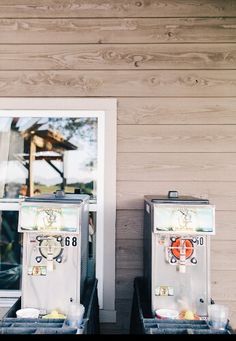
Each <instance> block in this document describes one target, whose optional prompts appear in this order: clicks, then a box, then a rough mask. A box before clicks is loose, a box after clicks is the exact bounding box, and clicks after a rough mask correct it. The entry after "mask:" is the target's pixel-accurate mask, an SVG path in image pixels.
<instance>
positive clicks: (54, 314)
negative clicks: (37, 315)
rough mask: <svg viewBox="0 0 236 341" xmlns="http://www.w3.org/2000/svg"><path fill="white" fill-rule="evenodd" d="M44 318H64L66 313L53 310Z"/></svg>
mask: <svg viewBox="0 0 236 341" xmlns="http://www.w3.org/2000/svg"><path fill="white" fill-rule="evenodd" d="M42 318H43V319H64V318H66V316H65V315H63V314H60V313H58V311H57V310H52V312H51V313H50V314H47V315H44V316H43V317H42Z"/></svg>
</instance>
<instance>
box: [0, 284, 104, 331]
mask: <svg viewBox="0 0 236 341" xmlns="http://www.w3.org/2000/svg"><path fill="white" fill-rule="evenodd" d="M97 282H98V281H97V279H95V280H94V279H91V280H88V282H87V283H86V286H85V289H84V293H83V296H82V298H81V303H82V304H83V305H84V307H85V312H84V318H83V322H82V325H81V328H80V329H79V330H78V329H77V328H71V327H68V326H67V325H66V324H65V320H64V319H42V318H37V319H33V318H31V319H29V318H17V317H16V311H17V310H18V309H21V298H19V299H18V300H17V301H16V302H15V304H14V305H13V306H12V307H11V308H10V309H9V310H8V312H7V313H6V314H5V315H4V317H3V318H2V320H1V321H0V334H99V333H100V327H99V306H98V294H97Z"/></svg>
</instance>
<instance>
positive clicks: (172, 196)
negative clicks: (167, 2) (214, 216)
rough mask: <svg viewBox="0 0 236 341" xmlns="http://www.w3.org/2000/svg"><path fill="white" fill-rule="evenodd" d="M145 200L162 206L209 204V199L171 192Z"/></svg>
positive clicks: (150, 196)
mask: <svg viewBox="0 0 236 341" xmlns="http://www.w3.org/2000/svg"><path fill="white" fill-rule="evenodd" d="M145 199H146V200H148V201H151V202H152V203H160V204H175V203H181V204H209V200H208V199H202V198H196V197H192V196H186V195H182V196H179V194H178V192H177V191H169V192H168V195H146V196H145Z"/></svg>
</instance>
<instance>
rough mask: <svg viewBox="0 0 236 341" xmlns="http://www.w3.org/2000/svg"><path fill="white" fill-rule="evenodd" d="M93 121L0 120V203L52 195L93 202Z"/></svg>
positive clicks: (47, 119)
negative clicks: (69, 195)
mask: <svg viewBox="0 0 236 341" xmlns="http://www.w3.org/2000/svg"><path fill="white" fill-rule="evenodd" d="M96 171H97V118H93V117H83V118H81V117H80V118H72V117H53V118H52V117H50V118H31V117H21V118H19V117H14V118H10V117H3V118H0V197H5V198H17V197H20V196H26V195H27V196H33V195H35V194H40V193H53V192H55V191H56V190H57V189H63V190H65V192H70V193H73V192H74V189H75V188H80V191H81V193H87V194H90V195H91V196H93V197H96V177H97V176H96Z"/></svg>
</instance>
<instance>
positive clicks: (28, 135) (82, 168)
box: [0, 117, 98, 290]
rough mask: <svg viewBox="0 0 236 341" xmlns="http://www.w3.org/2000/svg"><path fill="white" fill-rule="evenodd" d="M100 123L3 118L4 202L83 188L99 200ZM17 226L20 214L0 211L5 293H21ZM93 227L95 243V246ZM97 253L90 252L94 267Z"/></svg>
mask: <svg viewBox="0 0 236 341" xmlns="http://www.w3.org/2000/svg"><path fill="white" fill-rule="evenodd" d="M97 121H98V119H97V118H94V117H77V118H72V117H53V118H52V117H48V118H46V117H45V118H39V117H38V118H37V117H36V118H32V117H1V118H0V198H6V199H14V198H20V197H24V196H33V195H37V194H44V193H53V192H55V191H56V190H58V189H62V190H64V191H65V192H68V193H74V191H75V189H77V192H80V193H86V194H90V196H91V198H92V199H93V200H95V201H96V194H97V193H96V186H97ZM78 188H79V189H80V190H79V191H78ZM17 226H18V212H17V211H0V290H4V289H20V277H21V265H20V264H21V241H20V238H21V234H20V233H18V232H17ZM91 226H92V224H91ZM91 226H90V231H89V233H90V244H91V242H93V244H94V245H95V236H94V235H93V233H94V232H93V233H92V229H91ZM94 245H93V248H94ZM93 251H94V250H92V249H91V248H90V259H91V262H92V265H93V267H94V263H93V262H94V261H95V259H94V258H95V255H94V252H93Z"/></svg>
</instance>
